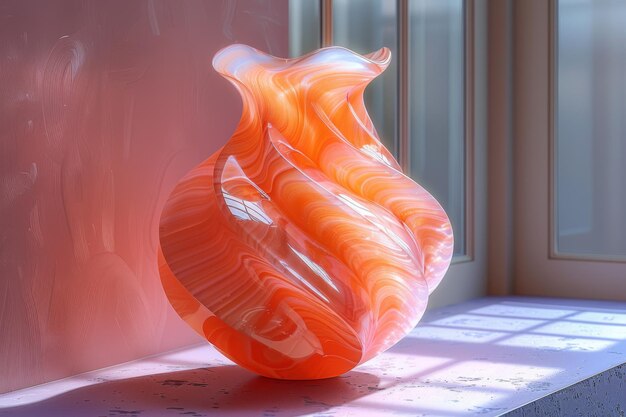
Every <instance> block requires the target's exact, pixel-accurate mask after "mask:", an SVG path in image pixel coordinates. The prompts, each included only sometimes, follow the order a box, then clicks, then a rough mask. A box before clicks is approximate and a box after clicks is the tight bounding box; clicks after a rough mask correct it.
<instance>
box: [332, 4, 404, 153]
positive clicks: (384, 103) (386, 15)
mask: <svg viewBox="0 0 626 417" xmlns="http://www.w3.org/2000/svg"><path fill="white" fill-rule="evenodd" d="M396 20H397V18H396V1H395V0H359V1H351V0H334V1H333V41H334V44H335V45H340V46H345V47H346V48H349V49H351V50H353V51H355V52H358V53H361V54H365V53H368V52H370V51H375V50H377V49H379V48H382V47H383V46H384V47H387V48H389V49H390V50H391V55H392V57H394V59H393V60H392V62H391V65H390V66H389V69H387V71H385V73H384V74H382V75H381V76H380V77H378V78H377V79H376V80H374V81H373V82H372V83H371V84H370V85H369V86H368V88H367V90H366V91H365V105H366V106H367V109H368V111H369V113H370V116H371V118H372V121H373V122H374V126H375V127H376V130H377V131H378V135H379V136H380V139H381V141H382V143H383V145H385V147H386V148H387V149H389V151H390V152H391V153H392V154H394V155H396V156H397V151H398V150H397V149H395V145H394V143H395V136H396V101H397V98H398V95H397V92H396V88H397V79H398V75H397V67H396V64H397V54H396V45H397V36H396V32H397V31H396Z"/></svg>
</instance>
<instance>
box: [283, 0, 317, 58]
mask: <svg viewBox="0 0 626 417" xmlns="http://www.w3.org/2000/svg"><path fill="white" fill-rule="evenodd" d="M319 47H320V4H319V2H318V1H313V0H289V56H290V57H292V58H294V57H298V56H302V55H304V54H307V53H309V52H312V51H314V50H316V49H317V48H319Z"/></svg>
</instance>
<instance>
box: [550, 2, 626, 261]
mask: <svg viewBox="0 0 626 417" xmlns="http://www.w3.org/2000/svg"><path fill="white" fill-rule="evenodd" d="M557 7H558V9H557V16H556V25H557V27H556V42H555V47H556V51H555V58H556V60H555V64H556V66H555V75H554V76H555V78H556V79H555V81H556V82H555V83H554V87H555V89H556V91H554V94H555V102H554V104H555V108H554V110H555V122H554V128H555V130H554V139H553V140H554V142H553V143H554V152H553V158H554V161H553V169H554V173H553V175H554V177H553V181H554V187H555V191H556V193H555V213H554V216H555V219H554V221H553V224H554V227H555V228H556V230H555V235H556V242H555V243H556V245H555V246H556V247H555V252H556V256H559V255H565V256H577V257H581V256H584V257H591V258H593V257H602V258H603V259H611V258H614V259H615V258H622V259H626V216H625V215H624V213H626V185H625V184H626V183H625V182H624V178H626V164H624V161H626V120H625V118H624V112H625V111H626V101H625V100H626V99H625V97H626V77H625V76H624V74H626V46H625V45H626V26H625V25H624V22H625V21H626V3H625V2H623V1H620V0H603V1H595V2H594V1H590V0H559V1H558V3H557Z"/></svg>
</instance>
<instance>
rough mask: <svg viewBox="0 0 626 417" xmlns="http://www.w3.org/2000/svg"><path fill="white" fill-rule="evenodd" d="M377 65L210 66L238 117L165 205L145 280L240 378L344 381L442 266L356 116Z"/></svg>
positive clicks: (350, 61) (233, 57)
mask: <svg viewBox="0 0 626 417" xmlns="http://www.w3.org/2000/svg"><path fill="white" fill-rule="evenodd" d="M390 60H391V54H390V52H389V50H388V49H386V48H383V49H381V50H379V51H377V52H374V53H372V54H369V55H365V56H361V55H358V54H356V53H354V52H351V51H349V50H347V49H344V48H340V47H330V48H324V49H320V50H318V51H316V52H314V53H311V54H309V55H306V56H304V57H301V58H298V59H281V58H276V57H273V56H270V55H267V54H264V53H262V52H260V51H258V50H255V49H253V48H251V47H248V46H245V45H232V46H229V47H227V48H224V49H222V50H221V51H219V52H218V53H217V54H216V56H215V58H214V59H213V66H214V68H215V69H216V70H217V71H218V72H219V73H220V74H221V75H222V76H224V77H225V78H226V79H228V80H229V81H230V82H231V83H232V84H233V85H234V86H235V87H236V88H237V90H238V91H239V93H240V94H241V97H242V101H243V114H242V116H241V120H240V122H239V126H238V128H237V130H236V132H235V134H234V135H233V136H232V138H231V139H230V140H229V141H228V142H227V143H226V145H225V146H224V147H223V148H222V149H220V150H218V151H217V152H216V153H215V154H214V155H213V156H211V157H210V158H209V159H207V160H206V161H205V162H203V163H202V164H200V165H199V166H198V167H196V168H195V169H193V170H192V171H191V172H189V174H187V176H185V177H184V178H183V179H182V180H181V181H180V183H179V184H178V186H177V187H176V188H175V190H174V191H173V192H172V194H171V196H170V197H169V200H168V201H167V203H166V206H165V208H164V211H163V214H162V217H161V224H160V244H161V251H160V273H161V279H162V282H163V286H164V288H165V292H166V294H167V296H168V298H169V300H170V302H171V303H172V305H173V306H174V308H175V309H176V311H177V312H178V314H179V315H180V316H181V317H182V318H183V319H184V320H186V321H187V323H188V324H189V325H191V326H192V327H193V328H194V329H195V330H196V331H197V332H198V333H200V334H201V335H202V336H204V337H205V338H206V339H207V340H208V341H209V342H211V343H212V344H213V345H215V346H216V347H217V349H219V350H220V351H221V352H222V353H223V354H224V355H226V356H227V357H228V358H230V359H232V360H233V361H234V362H236V363H238V364H239V365H241V366H243V367H245V368H247V369H249V370H251V371H254V372H256V373H258V374H261V375H265V376H268V377H274V378H284V379H318V378H328V377H333V376H336V375H340V374H342V373H344V372H347V371H349V370H350V369H352V368H353V367H355V366H357V365H358V364H360V363H363V362H364V361H367V360H368V359H370V358H372V357H374V356H375V355H377V354H379V353H381V352H383V351H384V350H386V349H387V348H389V347H391V346H392V345H393V344H395V343H396V342H398V341H399V340H400V339H401V338H402V337H403V336H405V335H406V334H407V332H409V331H410V330H411V329H412V328H413V327H414V326H415V325H416V324H417V322H418V321H419V319H420V318H421V316H422V314H423V312H424V310H425V308H426V303H427V300H428V296H429V294H430V293H431V292H432V291H433V290H434V288H435V287H436V286H437V284H438V283H439V282H440V280H441V279H442V277H443V275H444V274H445V272H446V270H447V268H448V266H449V263H450V258H451V256H452V246H453V238H452V228H451V226H450V222H449V220H448V217H447V216H446V213H445V212H444V210H443V209H442V208H441V206H440V205H439V204H438V203H437V201H436V200H435V199H434V198H433V197H432V196H431V195H430V194H429V193H428V192H427V191H426V190H424V189H423V188H422V187H420V186H419V185H418V184H416V183H415V182H414V181H413V180H411V179H410V178H408V177H407V176H405V175H404V174H403V173H402V172H401V170H400V167H399V165H398V163H397V162H396V161H395V160H394V158H393V156H392V155H391V154H390V153H389V152H388V151H387V150H386V149H385V148H384V146H383V145H381V143H380V141H379V140H378V137H377V134H376V131H375V129H374V126H373V125H372V121H371V120H370V118H369V117H368V115H367V112H366V110H365V106H364V102H363V91H364V89H365V87H366V86H367V85H368V83H369V82H370V81H371V80H372V79H374V78H375V77H376V76H377V75H379V74H380V73H381V72H382V71H383V70H384V69H385V68H386V67H387V66H388V65H389V62H390Z"/></svg>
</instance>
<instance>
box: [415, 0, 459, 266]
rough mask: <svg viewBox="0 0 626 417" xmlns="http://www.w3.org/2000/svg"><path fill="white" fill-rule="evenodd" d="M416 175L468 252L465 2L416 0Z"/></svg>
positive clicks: (457, 243)
mask: <svg viewBox="0 0 626 417" xmlns="http://www.w3.org/2000/svg"><path fill="white" fill-rule="evenodd" d="M409 12H410V37H409V54H410V57H409V58H410V64H409V65H410V66H409V70H410V76H409V78H410V79H409V83H410V89H411V91H410V100H411V101H410V132H411V155H410V157H411V175H412V177H413V178H415V179H416V180H417V181H419V182H420V183H421V184H423V185H424V186H425V187H426V188H427V189H428V190H430V191H431V192H432V193H433V195H434V196H435V197H436V198H437V199H438V200H439V201H440V202H441V204H442V205H443V207H444V208H445V209H446V212H447V213H448V215H449V216H450V220H451V221H452V228H453V229H454V233H455V242H454V245H455V246H454V254H455V255H461V254H464V253H465V251H466V249H465V192H466V190H465V121H464V120H465V118H464V110H465V94H464V85H465V83H464V73H465V72H464V62H465V59H464V17H463V1H461V0H447V1H441V0H412V1H410V2H409Z"/></svg>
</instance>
